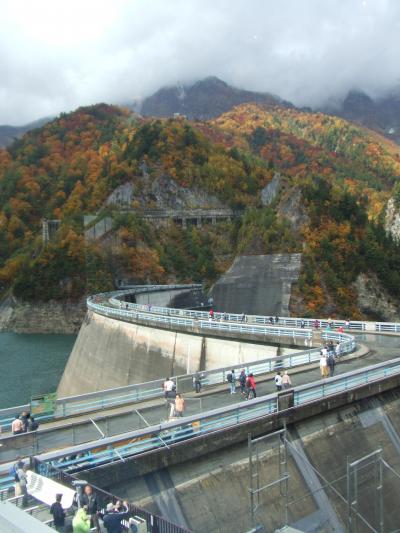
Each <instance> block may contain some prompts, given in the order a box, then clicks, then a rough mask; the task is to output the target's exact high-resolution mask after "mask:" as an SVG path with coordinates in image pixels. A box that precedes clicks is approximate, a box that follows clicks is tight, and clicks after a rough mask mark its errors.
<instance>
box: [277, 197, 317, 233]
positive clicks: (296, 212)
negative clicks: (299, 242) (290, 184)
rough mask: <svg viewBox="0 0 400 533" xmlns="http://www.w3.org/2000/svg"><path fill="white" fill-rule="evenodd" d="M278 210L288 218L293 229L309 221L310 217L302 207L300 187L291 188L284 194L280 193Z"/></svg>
mask: <svg viewBox="0 0 400 533" xmlns="http://www.w3.org/2000/svg"><path fill="white" fill-rule="evenodd" d="M278 212H279V214H280V215H282V216H284V217H286V218H287V219H288V220H289V222H290V224H291V225H292V228H293V229H297V228H300V227H301V226H304V225H307V224H309V223H310V218H309V216H308V215H307V213H306V210H305V208H304V204H303V199H302V195H301V191H300V189H292V190H290V191H289V192H287V193H286V194H282V198H281V200H280V202H279V205H278Z"/></svg>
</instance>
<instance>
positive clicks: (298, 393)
mask: <svg viewBox="0 0 400 533" xmlns="http://www.w3.org/2000/svg"><path fill="white" fill-rule="evenodd" d="M399 374H400V360H399V359H392V360H390V361H388V362H385V363H378V364H376V365H371V366H370V367H368V368H366V369H359V370H356V371H352V372H347V373H345V374H342V375H340V376H337V377H333V378H330V379H329V380H320V381H318V382H314V383H310V384H306V385H301V386H299V387H295V388H294V389H293V391H294V407H298V406H301V405H305V404H307V403H310V402H314V401H317V400H322V399H324V398H328V397H330V396H334V395H335V394H339V393H342V392H345V391H347V390H352V389H354V388H357V387H360V386H362V385H365V384H368V383H371V382H374V381H379V380H382V379H384V378H386V377H388V376H393V375H399ZM277 400H278V394H277V393H274V394H269V395H267V396H263V397H261V398H256V399H253V400H250V401H249V402H245V403H244V402H242V403H237V404H234V405H232V406H228V407H222V408H218V409H214V410H211V411H208V412H207V413H202V414H200V415H192V416H189V417H185V418H183V419H181V420H179V421H173V422H166V423H163V424H158V425H154V426H151V427H147V428H145V429H140V430H135V431H130V432H126V433H124V434H120V435H117V436H114V437H107V438H105V439H101V441H94V442H91V443H86V444H82V445H78V446H72V447H70V448H67V449H64V450H59V451H55V452H48V453H44V454H41V455H39V456H37V459H38V460H40V461H44V462H46V461H50V462H51V463H54V464H55V466H57V467H59V468H63V469H64V468H65V469H67V470H70V471H74V470H76V469H80V470H86V469H88V468H92V467H94V466H98V465H100V464H106V463H108V462H110V461H117V462H118V461H120V460H121V457H122V458H125V457H130V456H133V455H136V454H139V453H144V452H146V451H151V450H154V449H157V448H160V447H162V446H164V445H165V443H167V444H168V445H170V444H174V443H177V442H179V441H182V440H188V439H190V438H194V437H198V436H200V435H202V434H205V433H210V432H215V431H220V430H223V429H226V428H227V427H232V426H236V425H240V424H241V423H243V422H247V421H249V420H255V419H256V418H260V417H265V416H269V415H271V414H274V413H276V412H277V411H278V402H277ZM163 443H164V444H163ZM99 448H101V449H100V450H99ZM71 456H72V457H71Z"/></svg>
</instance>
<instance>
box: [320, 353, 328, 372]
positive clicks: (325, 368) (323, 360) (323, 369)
mask: <svg viewBox="0 0 400 533" xmlns="http://www.w3.org/2000/svg"><path fill="white" fill-rule="evenodd" d="M319 369H320V371H321V377H322V378H326V377H327V376H328V362H327V357H326V355H324V353H323V350H321V357H320V360H319Z"/></svg>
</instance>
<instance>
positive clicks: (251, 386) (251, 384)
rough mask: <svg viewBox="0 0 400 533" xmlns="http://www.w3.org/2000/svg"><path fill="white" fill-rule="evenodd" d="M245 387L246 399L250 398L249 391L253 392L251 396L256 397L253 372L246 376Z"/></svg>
mask: <svg viewBox="0 0 400 533" xmlns="http://www.w3.org/2000/svg"><path fill="white" fill-rule="evenodd" d="M246 389H247V397H246V400H248V399H249V398H250V393H252V394H253V398H257V393H256V381H255V379H254V376H253V374H249V375H248V376H247V380H246Z"/></svg>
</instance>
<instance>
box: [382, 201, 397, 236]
mask: <svg viewBox="0 0 400 533" xmlns="http://www.w3.org/2000/svg"><path fill="white" fill-rule="evenodd" d="M385 230H386V232H387V233H390V235H391V236H392V237H393V239H394V240H395V241H399V240H400V212H399V211H398V209H397V207H396V204H395V201H394V198H390V200H389V201H388V203H387V206H386V213H385Z"/></svg>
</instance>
